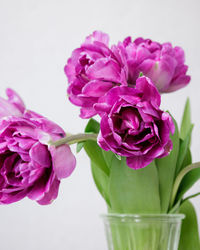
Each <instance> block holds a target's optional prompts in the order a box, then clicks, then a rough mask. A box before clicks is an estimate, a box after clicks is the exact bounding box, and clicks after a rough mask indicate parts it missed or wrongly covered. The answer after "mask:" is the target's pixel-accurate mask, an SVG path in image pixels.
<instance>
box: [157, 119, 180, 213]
mask: <svg viewBox="0 0 200 250" xmlns="http://www.w3.org/2000/svg"><path fill="white" fill-rule="evenodd" d="M173 121H174V125H175V133H174V135H173V136H171V140H172V143H173V149H172V151H171V152H170V154H169V155H168V156H167V157H164V158H161V159H156V160H155V163H156V166H157V169H158V176H159V189H160V200H161V211H162V212H164V213H167V211H168V207H169V202H170V197H171V192H172V188H173V183H174V177H175V170H176V162H177V158H178V153H179V131H178V126H177V123H176V121H175V120H174V119H173Z"/></svg>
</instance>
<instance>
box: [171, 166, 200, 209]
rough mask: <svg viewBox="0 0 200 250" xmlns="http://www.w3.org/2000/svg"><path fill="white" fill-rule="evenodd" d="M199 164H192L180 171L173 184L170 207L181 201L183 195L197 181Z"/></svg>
mask: <svg viewBox="0 0 200 250" xmlns="http://www.w3.org/2000/svg"><path fill="white" fill-rule="evenodd" d="M199 169H200V162H196V163H193V164H191V165H189V166H187V167H185V168H183V169H182V170H181V172H180V173H179V175H178V176H177V177H176V180H175V182H174V186H173V191H172V197H171V202H170V207H173V206H174V202H175V201H177V200H179V199H181V198H182V196H183V194H184V193H185V192H186V191H187V190H188V189H189V188H190V187H191V186H192V185H193V184H194V183H195V182H196V181H197V180H198V179H199Z"/></svg>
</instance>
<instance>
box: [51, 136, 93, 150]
mask: <svg viewBox="0 0 200 250" xmlns="http://www.w3.org/2000/svg"><path fill="white" fill-rule="evenodd" d="M87 140H92V141H96V140H97V134H89V133H88V134H87V133H83V134H77V135H70V136H66V137H64V138H62V139H60V140H57V141H50V142H49V143H50V144H51V145H54V146H55V147H58V146H61V145H63V144H68V145H71V144H75V143H78V142H83V141H87Z"/></svg>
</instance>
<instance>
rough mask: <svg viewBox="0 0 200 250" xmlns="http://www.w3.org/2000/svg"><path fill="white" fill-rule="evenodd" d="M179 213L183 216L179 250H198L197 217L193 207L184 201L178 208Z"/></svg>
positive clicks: (199, 241)
mask: <svg viewBox="0 0 200 250" xmlns="http://www.w3.org/2000/svg"><path fill="white" fill-rule="evenodd" d="M180 213H182V214H185V216H186V218H185V219H184V220H183V224H182V229H181V237H180V243H179V250H200V240H199V233H198V224H197V217H196V213H195V210H194V207H193V205H192V204H191V203H190V202H189V201H186V202H184V203H183V204H182V206H181V207H180Z"/></svg>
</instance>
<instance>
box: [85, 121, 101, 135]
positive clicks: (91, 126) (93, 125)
mask: <svg viewBox="0 0 200 250" xmlns="http://www.w3.org/2000/svg"><path fill="white" fill-rule="evenodd" d="M99 129H100V124H99V122H97V121H96V120H95V119H93V118H91V119H90V120H89V121H88V124H87V125H86V127H85V133H90V132H93V133H96V134H98V133H99Z"/></svg>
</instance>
